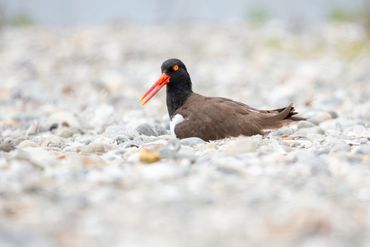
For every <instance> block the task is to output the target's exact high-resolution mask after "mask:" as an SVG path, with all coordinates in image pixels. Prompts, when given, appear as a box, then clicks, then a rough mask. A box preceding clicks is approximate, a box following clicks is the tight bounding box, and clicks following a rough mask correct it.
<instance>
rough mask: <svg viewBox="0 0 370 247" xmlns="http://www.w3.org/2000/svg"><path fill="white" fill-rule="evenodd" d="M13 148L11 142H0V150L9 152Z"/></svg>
mask: <svg viewBox="0 0 370 247" xmlns="http://www.w3.org/2000/svg"><path fill="white" fill-rule="evenodd" d="M14 149H15V147H14V146H13V144H12V143H11V142H10V141H4V142H0V151H3V152H10V151H12V150H14Z"/></svg>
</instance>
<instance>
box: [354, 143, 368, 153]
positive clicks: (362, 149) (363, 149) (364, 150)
mask: <svg viewBox="0 0 370 247" xmlns="http://www.w3.org/2000/svg"><path fill="white" fill-rule="evenodd" d="M356 153H358V154H366V155H370V144H365V145H360V146H358V147H357V148H356Z"/></svg>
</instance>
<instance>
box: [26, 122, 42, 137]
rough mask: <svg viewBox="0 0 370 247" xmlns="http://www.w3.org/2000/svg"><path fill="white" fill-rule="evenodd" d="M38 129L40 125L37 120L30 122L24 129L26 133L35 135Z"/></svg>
mask: <svg viewBox="0 0 370 247" xmlns="http://www.w3.org/2000/svg"><path fill="white" fill-rule="evenodd" d="M39 131H40V125H39V123H38V122H34V123H32V124H31V126H30V127H29V128H28V129H27V131H26V135H28V136H29V135H35V134H37V133H39Z"/></svg>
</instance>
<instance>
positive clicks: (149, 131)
mask: <svg viewBox="0 0 370 247" xmlns="http://www.w3.org/2000/svg"><path fill="white" fill-rule="evenodd" d="M136 131H137V132H138V133H139V134H140V135H146V136H158V134H157V133H156V131H155V130H153V128H152V126H150V125H149V124H147V123H144V124H140V125H139V126H137V127H136Z"/></svg>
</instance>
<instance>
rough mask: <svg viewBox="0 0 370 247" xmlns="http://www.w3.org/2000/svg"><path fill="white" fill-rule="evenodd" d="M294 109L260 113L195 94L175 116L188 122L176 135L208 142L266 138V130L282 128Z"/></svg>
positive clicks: (219, 99) (250, 108)
mask: <svg viewBox="0 0 370 247" xmlns="http://www.w3.org/2000/svg"><path fill="white" fill-rule="evenodd" d="M292 109H293V107H292V106H288V107H287V108H284V109H282V110H281V111H279V110H280V109H278V110H273V111H260V110H257V109H254V108H252V107H249V106H248V105H245V104H243V103H240V102H237V101H233V100H229V99H225V98H214V97H204V96H201V95H198V94H192V95H191V96H190V97H189V98H188V100H187V101H186V102H185V104H184V105H183V106H182V107H181V108H180V109H178V110H177V111H176V113H175V114H181V115H182V116H183V117H184V118H185V121H183V122H181V123H179V124H177V125H176V127H175V133H176V136H177V137H178V138H180V139H181V138H187V137H199V138H201V139H203V140H205V141H209V140H217V139H223V138H227V137H234V136H240V135H246V136H250V135H256V134H263V131H262V130H263V129H264V128H276V127H280V126H281V125H282V124H283V121H282V120H284V119H286V117H287V116H288V115H289V113H292V111H291V110H292Z"/></svg>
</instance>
